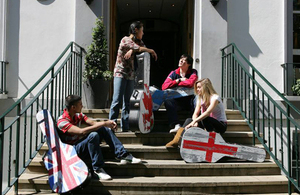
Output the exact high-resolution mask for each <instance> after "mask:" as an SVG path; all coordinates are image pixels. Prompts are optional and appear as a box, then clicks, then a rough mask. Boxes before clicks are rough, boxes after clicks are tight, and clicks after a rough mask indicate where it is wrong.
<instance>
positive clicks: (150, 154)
mask: <svg viewBox="0 0 300 195" xmlns="http://www.w3.org/2000/svg"><path fill="white" fill-rule="evenodd" d="M124 147H125V148H126V150H127V151H128V152H130V153H131V154H132V155H133V156H135V157H136V158H141V159H143V160H146V161H147V160H182V158H181V156H180V151H179V148H166V147H165V146H149V145H141V144H124ZM258 147H260V148H262V146H260V145H258ZM101 149H102V153H103V157H104V159H114V158H115V156H114V153H113V152H112V151H111V150H110V148H109V146H108V145H102V148H101ZM47 150H48V146H47V145H46V144H45V145H43V146H42V148H41V150H40V151H39V155H38V156H42V155H44V153H45V152H46V151H47ZM229 159H230V161H234V160H235V161H240V160H239V159H234V158H229ZM268 159H270V156H269V154H268V153H267V155H266V160H268ZM221 160H223V161H227V160H228V158H226V157H224V158H223V159H221ZM243 161H244V160H243Z"/></svg>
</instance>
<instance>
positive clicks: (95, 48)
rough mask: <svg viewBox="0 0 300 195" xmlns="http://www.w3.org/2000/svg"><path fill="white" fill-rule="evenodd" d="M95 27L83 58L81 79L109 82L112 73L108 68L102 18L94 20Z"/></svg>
mask: <svg viewBox="0 0 300 195" xmlns="http://www.w3.org/2000/svg"><path fill="white" fill-rule="evenodd" d="M95 24H96V26H95V28H93V34H92V36H93V41H92V43H91V45H90V46H89V47H88V51H87V55H86V57H85V70H84V72H83V78H84V79H85V80H87V79H104V80H111V79H112V78H113V73H112V72H111V71H110V70H109V67H108V61H107V56H108V51H107V40H106V37H105V27H104V24H103V18H97V19H96V23H95Z"/></svg>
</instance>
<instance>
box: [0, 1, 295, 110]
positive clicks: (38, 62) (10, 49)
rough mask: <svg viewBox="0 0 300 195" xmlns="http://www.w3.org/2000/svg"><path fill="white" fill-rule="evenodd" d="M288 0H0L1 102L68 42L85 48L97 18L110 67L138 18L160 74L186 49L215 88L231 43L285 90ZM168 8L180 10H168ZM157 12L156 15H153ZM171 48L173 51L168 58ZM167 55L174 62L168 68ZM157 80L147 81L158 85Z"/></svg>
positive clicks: (289, 19) (26, 84) (289, 17)
mask: <svg viewBox="0 0 300 195" xmlns="http://www.w3.org/2000/svg"><path fill="white" fill-rule="evenodd" d="M178 4H179V6H177V5H178ZM292 4H293V3H292V2H291V1H287V0H284V1H282V0H264V1H259V0H220V1H219V2H218V3H217V4H216V5H215V6H214V5H212V3H211V1H210V0H201V1H198V0H186V1H180V0H176V1H175V0H174V1H157V2H156V1H150V0H149V1H143V0H139V1H134V0H128V3H126V2H123V1H120V0H112V1H108V0H94V1H92V2H91V3H90V4H89V5H88V4H87V3H86V1H84V0H64V1H58V0H56V1H55V0H34V1H32V0H22V1H19V0H3V1H1V4H0V9H1V14H0V17H1V18H0V22H1V30H0V37H1V39H0V45H1V47H0V61H7V62H8V63H9V64H8V65H7V69H6V77H7V82H6V91H7V99H10V100H13V99H17V98H19V97H21V96H22V95H23V94H24V93H25V92H26V91H27V90H28V89H29V88H30V87H31V86H32V85H33V84H34V83H35V82H36V81H37V79H38V78H39V77H40V76H41V75H42V74H43V73H44V72H45V71H46V70H47V68H48V67H50V65H51V64H52V63H53V62H54V61H55V59H56V58H57V57H58V56H59V55H60V53H61V52H62V51H63V49H64V48H65V47H66V46H67V44H68V43H69V42H70V41H74V42H76V43H78V44H79V45H81V46H82V47H84V48H87V47H88V45H89V44H90V43H91V41H92V37H91V34H92V28H93V27H94V23H95V19H96V18H97V17H103V18H104V23H105V26H106V31H107V38H108V41H109V43H110V44H109V46H110V47H114V50H112V51H113V52H111V53H110V56H111V57H110V59H111V60H110V66H111V68H112V66H113V64H114V62H113V60H112V59H115V57H113V56H115V52H116V48H117V47H118V42H119V40H120V37H121V36H122V35H123V34H125V33H126V31H127V28H128V24H129V23H130V22H132V21H134V20H142V21H143V22H145V36H144V37H145V39H146V40H145V41H144V42H145V43H146V45H147V46H149V47H152V48H154V49H155V50H157V53H158V58H159V60H158V62H156V64H155V65H156V67H157V66H158V67H159V68H162V69H163V71H162V72H164V75H161V77H166V76H167V73H168V72H170V71H171V70H172V69H174V68H176V66H177V62H178V59H179V57H180V55H181V54H182V53H189V54H190V55H192V56H193V58H194V65H193V66H194V68H196V69H197V70H198V73H199V78H205V77H208V78H211V80H212V82H213V84H214V85H215V87H216V89H217V91H218V92H219V93H220V90H221V81H220V80H221V79H220V77H221V64H222V62H221V51H220V49H221V48H223V47H225V46H226V45H227V44H229V43H235V44H236V45H237V47H238V48H239V49H240V50H241V51H242V52H243V54H244V55H245V56H246V58H247V59H248V60H249V61H250V62H251V63H252V64H253V65H254V66H255V67H256V68H257V69H258V71H260V72H261V73H262V74H263V75H264V76H265V77H266V78H267V79H268V80H269V81H270V82H271V83H272V84H273V85H274V86H275V88H276V89H278V90H279V91H280V92H283V85H284V80H283V79H284V77H283V68H282V67H281V64H284V63H292V62H293V55H292V52H293V43H292V41H293V39H292V31H293V29H292V12H293V5H292ZM147 6H148V7H147ZM168 6H171V7H175V8H176V6H177V7H180V9H178V8H177V9H178V10H177V12H175V11H174V13H173V12H172V10H171V8H169V7H168ZM129 7H131V9H129ZM126 9H128V11H126ZM150 9H151V13H150ZM164 9H166V10H165V11H164ZM156 10H158V11H157V12H159V10H160V13H158V14H156ZM133 13H137V14H133ZM172 13H173V15H167V14H172ZM151 14H153V16H152V15H151ZM155 14H156V15H155ZM174 14H177V15H178V16H177V15H174ZM112 24H114V25H115V26H111V25H112ZM112 29H113V30H112ZM147 35H148V36H147ZM168 35H170V36H168ZM110 36H111V37H110ZM146 36H147V37H146ZM159 36H162V37H163V39H162V40H163V41H165V42H166V45H167V44H169V45H170V44H172V43H173V42H176V43H174V44H175V46H172V47H169V48H168V46H164V45H159V44H156V45H155V44H152V43H151V40H152V39H153V42H163V41H161V40H160V39H159ZM168 39H170V40H168ZM147 41H148V43H147ZM161 48H162V49H161ZM174 48H176V49H174ZM171 49H173V50H172V52H171V54H168V55H166V53H167V52H168V50H171ZM171 58H172V60H171V61H172V64H171V65H166V63H167V62H168V61H170V59H171ZM156 67H154V68H153V67H151V68H152V69H151V70H152V72H153V75H154V74H155V75H157V74H158V73H157V72H155V71H156V69H157V68H156ZM160 72H161V71H160ZM151 78H152V77H151ZM159 82H161V81H157V82H156V83H155V82H153V83H152V84H155V85H158V86H159ZM150 84H151V80H150ZM270 93H273V92H271V91H270ZM33 95H34V94H33ZM272 95H274V94H272ZM11 102H13V101H11ZM4 107H5V106H4Z"/></svg>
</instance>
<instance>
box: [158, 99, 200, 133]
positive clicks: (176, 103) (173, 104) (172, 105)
mask: <svg viewBox="0 0 300 195" xmlns="http://www.w3.org/2000/svg"><path fill="white" fill-rule="evenodd" d="M164 104H165V107H166V109H167V114H168V120H169V126H170V128H174V126H175V125H176V124H179V123H180V121H179V119H178V114H177V112H178V111H180V110H186V111H190V114H192V113H193V112H194V95H190V96H186V97H181V98H176V99H169V100H165V101H164Z"/></svg>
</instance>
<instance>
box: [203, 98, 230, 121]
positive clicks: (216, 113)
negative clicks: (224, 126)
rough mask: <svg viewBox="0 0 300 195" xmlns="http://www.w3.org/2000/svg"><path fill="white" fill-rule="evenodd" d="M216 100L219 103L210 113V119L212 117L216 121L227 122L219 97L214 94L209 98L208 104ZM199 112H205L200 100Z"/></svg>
mask: <svg viewBox="0 0 300 195" xmlns="http://www.w3.org/2000/svg"><path fill="white" fill-rule="evenodd" d="M215 99H216V100H217V101H218V102H219V103H218V105H217V106H216V107H215V108H214V109H213V111H212V112H211V113H210V115H209V116H210V117H213V118H215V119H217V120H218V121H222V122H227V117H226V113H225V109H224V106H223V102H222V100H221V97H220V96H219V95H217V94H214V95H212V96H211V98H210V102H212V100H215ZM201 108H202V109H201V110H202V113H203V112H205V111H206V109H207V108H206V106H205V104H204V102H202V100H201Z"/></svg>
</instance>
